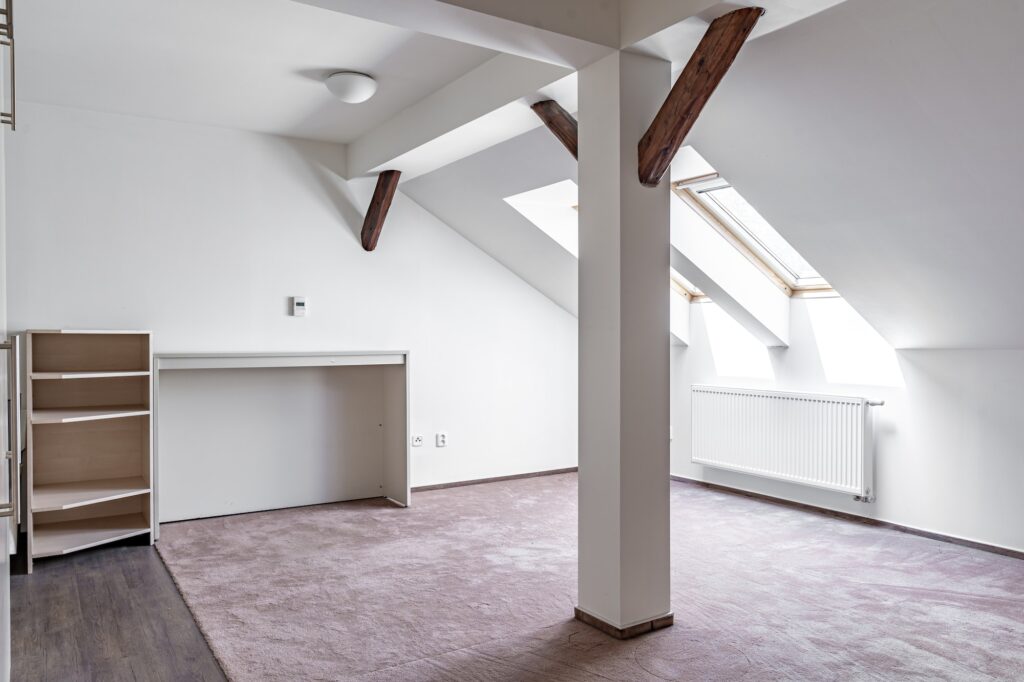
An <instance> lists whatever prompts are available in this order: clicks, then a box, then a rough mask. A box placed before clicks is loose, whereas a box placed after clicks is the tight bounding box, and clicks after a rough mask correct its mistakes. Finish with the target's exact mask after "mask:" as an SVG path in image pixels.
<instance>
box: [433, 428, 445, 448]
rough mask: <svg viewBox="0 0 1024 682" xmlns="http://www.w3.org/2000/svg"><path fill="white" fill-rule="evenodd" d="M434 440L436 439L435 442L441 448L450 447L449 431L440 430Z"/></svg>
mask: <svg viewBox="0 0 1024 682" xmlns="http://www.w3.org/2000/svg"><path fill="white" fill-rule="evenodd" d="M434 440H435V443H434V444H435V445H437V447H439V448H446V447H448V433H447V432H445V431H439V432H438V433H437V435H436V436H435V437H434Z"/></svg>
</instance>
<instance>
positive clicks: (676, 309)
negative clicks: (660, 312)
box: [669, 289, 690, 346]
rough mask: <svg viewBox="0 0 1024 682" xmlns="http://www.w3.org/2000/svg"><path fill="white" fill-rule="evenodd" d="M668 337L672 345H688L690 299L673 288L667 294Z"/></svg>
mask: <svg viewBox="0 0 1024 682" xmlns="http://www.w3.org/2000/svg"><path fill="white" fill-rule="evenodd" d="M669 337H670V338H671V340H672V345H673V346H689V345H690V300H689V299H688V298H686V297H685V296H683V295H682V294H681V293H679V292H678V291H676V290H674V289H673V290H672V293H671V294H670V295H669Z"/></svg>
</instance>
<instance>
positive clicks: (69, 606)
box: [11, 546, 226, 682]
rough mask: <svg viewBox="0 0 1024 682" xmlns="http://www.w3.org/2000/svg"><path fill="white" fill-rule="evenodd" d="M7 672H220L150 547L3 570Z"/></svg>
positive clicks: (131, 677)
mask: <svg viewBox="0 0 1024 682" xmlns="http://www.w3.org/2000/svg"><path fill="white" fill-rule="evenodd" d="M11 630H12V641H11V659H12V660H11V664H12V671H11V672H12V676H11V679H13V680H21V681H24V682H29V681H34V680H61V681H65V680H66V681H72V680H104V681H105V682H106V681H107V680H111V681H114V682H120V681H121V680H125V681H132V682H143V681H145V682H150V681H152V682H165V681H168V682H170V681H173V682H178V681H188V680H195V681H198V682H206V681H208V680H209V681H213V682H219V681H221V680H225V679H226V678H225V677H224V673H223V672H222V671H221V669H220V666H219V665H218V664H217V661H216V659H215V658H214V657H213V653H212V652H211V651H210V648H209V646H208V645H207V644H206V640H204V639H203V635H202V633H201V632H199V628H198V627H197V626H196V623H195V621H194V620H193V618H192V614H191V613H190V612H189V610H188V607H187V606H186V605H185V602H184V600H182V598H181V595H180V594H179V593H178V589H177V588H176V587H175V586H174V582H173V581H172V580H171V576H170V574H169V573H168V572H167V569H166V568H165V567H164V564H163V562H162V561H161V560H160V557H159V556H158V555H157V553H156V550H155V549H153V548H152V547H150V546H143V547H104V548H98V549H93V550H87V551H84V552H79V553H76V554H71V555H68V556H64V557H56V558H53V559H44V560H41V561H38V562H36V565H35V570H34V572H33V573H32V575H15V576H11Z"/></svg>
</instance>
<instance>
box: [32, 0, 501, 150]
mask: <svg viewBox="0 0 1024 682" xmlns="http://www.w3.org/2000/svg"><path fill="white" fill-rule="evenodd" d="M17 5H18V7H17V10H16V13H17V17H16V21H17V30H16V34H17V39H18V41H17V42H18V96H19V99H21V100H24V101H28V102H38V103H43V104H53V105H58V106H67V107H76V108H81V109H91V110H94V111H103V112H108V113H117V114H128V115H133V116H146V117H152V118H163V119H170V120H175V121H185V122H189V123H200V124H208V125H216V126H223V127H228V128H238V129H242V130H251V131H256V132H262V133H273V134H280V135H289V136H293V137H303V138H309V139H314V140H327V141H331V142H350V141H352V140H353V139H355V138H357V137H359V136H360V135H362V134H363V133H365V132H366V131H368V130H370V129H372V128H374V127H376V126H377V125H379V124H380V122H381V121H384V120H387V119H389V118H390V117H392V116H394V115H395V114H397V113H398V112H400V111H402V110H403V109H405V108H406V107H408V106H410V105H411V104H414V103H415V102H417V101H419V100H421V99H422V98H423V97H425V96H426V95H428V94H430V93H432V92H434V91H436V90H437V89H438V88H440V87H442V86H444V85H445V84H447V83H448V82H450V81H452V80H454V79H455V78H458V77H459V76H462V75H463V74H465V73H466V72H468V71H470V70H472V69H473V68H475V67H477V66H479V65H480V64H482V63H484V62H486V61H487V60H489V59H491V58H492V57H494V56H495V53H494V52H492V51H490V50H485V49H483V48H479V47H474V46H471V45H466V44H464V43H457V42H454V41H450V40H444V39H442V38H437V37H434V36H429V35H424V34H421V33H416V32H413V31H411V30H407V29H400V28H395V27H392V26H386V25H384V24H380V23H377V22H373V21H368V20H366V19H359V18H356V17H351V16H347V15H344V14H339V13H338V12H331V11H329V10H324V9H321V8H318V7H311V6H309V5H304V4H301V3H298V2H292V1H291V0H171V1H167V0H102V2H81V1H80V0H44V1H42V2H36V1H30V2H19V3H17ZM338 69H351V70H356V71H365V72H367V73H369V74H371V75H372V76H374V77H375V78H376V79H377V81H378V84H379V89H378V91H377V94H376V95H375V96H374V97H373V99H371V100H369V101H368V102H366V103H364V104H359V105H352V104H345V103H344V102H341V101H339V100H338V99H336V98H334V97H333V96H332V95H331V94H330V93H329V92H328V91H327V88H326V87H324V84H323V79H324V77H325V76H326V75H327V74H328V73H330V72H331V71H335V70H338Z"/></svg>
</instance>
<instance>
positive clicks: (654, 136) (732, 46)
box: [637, 7, 764, 187]
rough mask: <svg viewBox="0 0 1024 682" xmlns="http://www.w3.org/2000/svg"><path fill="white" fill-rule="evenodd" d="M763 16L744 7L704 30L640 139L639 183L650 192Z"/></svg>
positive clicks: (759, 12)
mask: <svg viewBox="0 0 1024 682" xmlns="http://www.w3.org/2000/svg"><path fill="white" fill-rule="evenodd" d="M762 14H764V10H763V9H761V8H760V7H744V8H743V9H738V10H734V11H732V12H729V13H728V14H725V15H722V16H720V17H718V18H717V19H715V20H714V21H712V22H711V25H710V26H708V30H707V32H706V33H705V34H704V37H703V38H701V41H700V44H699V45H697V49H696V50H694V51H693V55H692V56H691V57H690V61H688V62H687V63H686V68H684V69H683V72H682V73H681V74H679V79H678V80H677V81H676V83H675V85H673V86H672V90H671V92H669V93H668V97H667V98H666V99H665V103H664V104H662V105H661V109H659V110H658V115H657V116H655V117H654V121H653V122H652V123H651V127H650V128H648V129H647V132H646V133H644V136H643V137H642V138H641V139H640V144H639V145H638V149H637V151H638V152H639V172H640V184H642V185H646V186H648V187H654V186H655V185H657V184H658V183H659V182H661V178H662V177H663V176H664V175H665V171H667V170H668V168H669V165H670V164H671V163H672V158H673V157H674V156H675V155H676V152H677V151H679V147H681V146H682V144H683V140H684V139H686V135H687V133H689V132H690V128H692V127H693V124H694V123H695V122H696V121H697V116H699V115H700V112H701V109H703V108H704V105H705V104H707V101H708V99H709V98H710V97H711V93H713V92H714V91H715V88H716V87H718V84H719V83H720V82H721V80H722V77H723V76H725V73H726V72H727V71H728V70H729V67H730V66H731V65H732V62H733V60H734V59H736V54H737V53H738V52H739V51H740V48H741V47H743V43H744V41H746V39H747V36H748V35H750V32H751V31H752V30H753V28H754V24H756V23H757V20H758V19H760V18H761V15H762Z"/></svg>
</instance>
